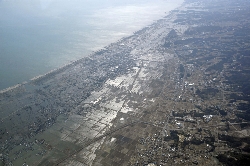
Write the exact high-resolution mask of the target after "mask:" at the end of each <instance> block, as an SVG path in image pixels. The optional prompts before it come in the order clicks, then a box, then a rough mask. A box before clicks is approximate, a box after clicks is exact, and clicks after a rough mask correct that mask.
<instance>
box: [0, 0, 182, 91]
mask: <svg viewBox="0 0 250 166" xmlns="http://www.w3.org/2000/svg"><path fill="white" fill-rule="evenodd" d="M185 3H186V0H183V2H182V3H181V4H180V5H179V6H178V7H176V8H174V9H172V10H170V11H168V13H166V15H165V16H162V17H161V18H159V19H157V20H154V21H153V22H152V23H150V24H149V25H146V26H144V27H142V28H141V29H139V30H137V31H134V32H132V34H131V35H128V36H125V37H122V38H121V39H118V40H117V41H115V42H113V43H110V44H109V45H107V46H104V47H103V48H101V49H99V50H97V51H93V52H92V53H90V54H89V55H87V56H85V57H83V58H80V59H77V60H75V61H73V62H69V63H67V64H65V65H62V66H61V67H59V68H55V69H52V70H50V71H49V72H47V73H45V74H41V75H37V76H35V77H33V78H31V79H29V80H26V81H24V82H22V83H18V84H16V85H13V86H10V87H7V88H4V89H0V94H4V93H7V92H9V91H12V90H14V89H16V88H19V87H21V86H23V85H26V84H32V83H35V82H38V81H40V80H42V79H46V78H49V77H50V76H52V75H54V74H56V73H59V72H61V71H64V70H66V69H67V68H69V67H71V66H73V65H76V64H78V63H80V61H84V60H85V59H91V57H92V56H93V55H96V54H97V53H98V52H100V51H103V50H105V49H107V48H109V47H110V46H112V45H114V44H118V43H121V42H122V41H123V40H126V39H127V38H130V37H132V36H134V35H138V34H139V33H140V32H141V31H143V30H144V29H147V28H150V27H151V26H153V25H154V24H157V22H158V21H160V20H162V19H165V18H167V17H169V16H170V15H171V12H172V11H174V10H178V9H179V8H181V7H182V6H183V5H184V4H185Z"/></svg>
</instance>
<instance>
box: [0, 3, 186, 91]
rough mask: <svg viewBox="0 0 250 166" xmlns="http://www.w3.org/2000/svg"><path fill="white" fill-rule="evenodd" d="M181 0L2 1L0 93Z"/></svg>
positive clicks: (164, 12)
mask: <svg viewBox="0 0 250 166" xmlns="http://www.w3.org/2000/svg"><path fill="white" fill-rule="evenodd" d="M182 3H183V0H175V1H172V0H118V1H117V0H0V90H1V89H5V88H7V87H10V86H14V85H16V84H18V83H22V82H24V81H28V80H29V79H31V78H33V77H35V76H37V75H41V74H44V73H47V72H49V71H50V70H52V69H55V68H58V67H60V66H63V65H64V64H67V63H70V62H71V61H75V60H77V59H80V58H83V57H86V56H88V55H90V54H91V53H92V52H93V51H97V50H99V49H101V48H103V47H105V46H107V45H109V44H110V43H113V42H115V41H117V40H119V39H121V38H122V37H126V36H130V35H132V34H133V32H134V31H137V30H140V29H141V28H143V27H145V26H147V25H150V24H152V23H153V22H154V21H155V20H157V19H161V18H162V17H164V16H165V15H167V13H168V12H169V11H171V10H173V9H175V8H176V7H178V6H180V4H182Z"/></svg>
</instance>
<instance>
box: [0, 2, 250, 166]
mask: <svg viewBox="0 0 250 166" xmlns="http://www.w3.org/2000/svg"><path fill="white" fill-rule="evenodd" d="M249 8H250V2H249V1H246V0H239V1H235V0H212V1H207V0H186V1H185V3H184V4H183V5H182V6H181V7H179V8H177V9H176V10H173V11H172V12H170V14H169V15H167V16H166V17H164V18H162V19H160V20H158V21H156V22H155V23H153V24H152V25H150V26H147V27H145V28H143V29H142V30H140V31H137V32H135V33H134V34H133V35H132V36H130V37H126V38H123V39H121V40H119V41H117V42H116V43H113V44H110V45H109V46H107V47H105V48H103V49H101V50H99V51H97V52H95V53H93V54H92V55H91V56H89V57H87V58H83V59H80V60H77V61H75V62H73V63H71V64H68V65H66V66H64V67H61V68H59V69H57V70H54V71H52V72H50V73H47V74H45V75H42V76H39V77H36V78H34V79H32V80H30V81H29V82H26V83H23V84H19V85H17V86H15V87H13V88H10V89H8V90H5V91H1V93H0V120H1V121H0V149H1V150H0V159H1V160H0V165H23V166H26V165H61V166H64V165H74V166H88V165H95V166H101V165H104V166H110V165H114V166H117V165H124V166H125V165H138V166H140V165H151V166H153V165H247V163H250V124H249V123H250V103H249V102H250V84H249V82H250V68H249V67H250V20H249V17H248V16H250V10H249Z"/></svg>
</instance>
